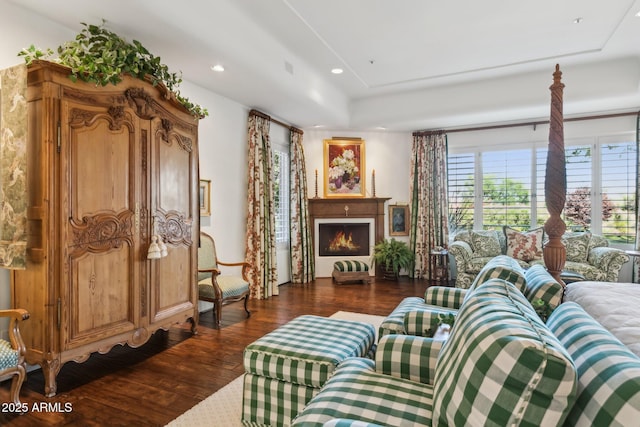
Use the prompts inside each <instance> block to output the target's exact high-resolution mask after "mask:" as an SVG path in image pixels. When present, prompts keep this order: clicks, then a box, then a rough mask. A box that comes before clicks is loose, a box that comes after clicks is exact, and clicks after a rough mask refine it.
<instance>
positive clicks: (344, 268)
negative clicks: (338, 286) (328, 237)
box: [331, 261, 371, 283]
mask: <svg viewBox="0 0 640 427" xmlns="http://www.w3.org/2000/svg"><path fill="white" fill-rule="evenodd" d="M331 277H333V280H335V281H336V283H345V282H357V281H360V280H362V282H364V283H370V282H371V276H370V275H369V264H367V263H366V262H362V261H336V262H334V263H333V273H332V274H331Z"/></svg>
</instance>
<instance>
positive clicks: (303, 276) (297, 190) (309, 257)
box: [289, 128, 315, 283]
mask: <svg viewBox="0 0 640 427" xmlns="http://www.w3.org/2000/svg"><path fill="white" fill-rule="evenodd" d="M290 156H291V173H290V174H289V176H290V181H291V182H290V201H289V207H290V217H291V281H292V282H293V283H308V282H310V281H312V280H314V279H315V265H314V259H313V245H312V243H311V226H310V222H309V203H308V194H307V193H308V192H307V170H306V167H305V161H304V149H303V147H302V131H299V130H297V129H293V128H292V129H291V145H290Z"/></svg>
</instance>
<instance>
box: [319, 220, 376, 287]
mask: <svg viewBox="0 0 640 427" xmlns="http://www.w3.org/2000/svg"><path fill="white" fill-rule="evenodd" d="M320 224H369V254H372V253H373V246H374V242H375V235H376V230H375V228H376V221H375V219H374V218H356V217H353V218H352V217H344V218H316V219H315V221H314V224H313V227H314V236H319V235H320ZM314 250H315V261H316V277H331V273H332V272H333V263H334V262H336V261H340V260H345V259H346V260H354V261H362V262H364V263H367V264H369V267H370V268H369V275H371V276H374V275H375V269H372V268H371V255H366V256H335V257H332V256H322V257H321V256H319V253H320V242H319V241H318V239H317V238H316V239H315V242H314Z"/></svg>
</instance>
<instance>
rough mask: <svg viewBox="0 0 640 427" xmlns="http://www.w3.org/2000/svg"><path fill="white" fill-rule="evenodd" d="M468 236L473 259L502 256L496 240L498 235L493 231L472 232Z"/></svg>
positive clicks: (498, 241) (498, 242)
mask: <svg viewBox="0 0 640 427" xmlns="http://www.w3.org/2000/svg"><path fill="white" fill-rule="evenodd" d="M470 234H471V243H472V244H473V256H474V257H476V258H478V257H494V256H498V255H502V250H501V248H500V240H498V233H497V232H496V231H495V230H488V231H472V232H471V233H470Z"/></svg>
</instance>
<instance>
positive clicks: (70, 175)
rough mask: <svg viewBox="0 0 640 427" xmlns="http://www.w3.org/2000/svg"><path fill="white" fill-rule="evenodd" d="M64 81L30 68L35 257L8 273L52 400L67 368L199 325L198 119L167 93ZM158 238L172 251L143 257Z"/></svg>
mask: <svg viewBox="0 0 640 427" xmlns="http://www.w3.org/2000/svg"><path fill="white" fill-rule="evenodd" d="M68 75H69V70H68V69H67V68H65V67H62V66H59V65H56V64H53V63H49V62H35V63H33V64H32V65H31V66H30V67H29V71H28V91H27V93H28V100H27V101H28V123H29V125H28V127H29V129H28V142H27V153H28V174H27V187H28V224H27V227H28V242H27V247H28V249H27V254H28V261H27V268H26V270H14V271H13V272H12V297H13V302H12V306H14V307H21V308H25V309H27V310H28V311H29V312H30V313H31V319H30V320H29V322H28V324H25V326H24V329H22V332H23V337H24V340H25V342H26V345H27V348H28V351H27V356H26V360H27V362H28V363H30V364H38V365H41V366H42V369H43V372H44V376H45V394H46V395H47V396H53V395H55V394H56V376H57V374H58V372H59V371H60V368H61V367H62V365H63V364H64V363H66V362H68V361H76V362H83V361H85V360H87V359H88V357H89V356H90V355H91V353H93V352H100V353H106V352H108V351H109V350H110V349H111V348H112V347H113V346H114V345H117V344H128V345H129V346H131V347H138V346H140V345H142V344H144V343H145V342H146V341H147V340H148V339H149V337H150V336H151V334H153V333H154V332H155V331H157V330H158V329H168V328H169V327H170V326H171V325H173V324H176V323H182V322H186V321H191V322H192V330H193V332H194V333H195V327H196V324H197V319H198V310H197V308H198V305H197V298H198V294H197V289H196V271H197V245H198V241H197V238H198V237H197V236H198V235H199V203H198V120H197V119H196V118H194V117H193V116H192V115H190V114H189V113H188V112H187V111H186V110H185V109H184V108H183V107H182V106H181V105H180V104H179V103H178V102H177V101H176V99H175V97H173V96H172V95H171V94H170V93H169V92H168V91H167V90H166V89H165V88H164V87H161V86H153V85H152V84H150V83H149V82H146V81H142V80H139V79H135V78H133V77H128V76H125V77H124V78H123V81H122V82H121V83H119V84H118V85H116V86H106V87H97V86H95V85H93V84H91V83H84V82H77V83H74V82H72V81H71V80H70V79H69V78H68ZM154 235H158V236H160V239H162V240H163V241H164V243H165V244H166V246H167V249H168V250H167V255H166V256H163V257H161V258H159V259H147V250H148V247H149V244H150V243H151V238H152V236H154Z"/></svg>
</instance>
